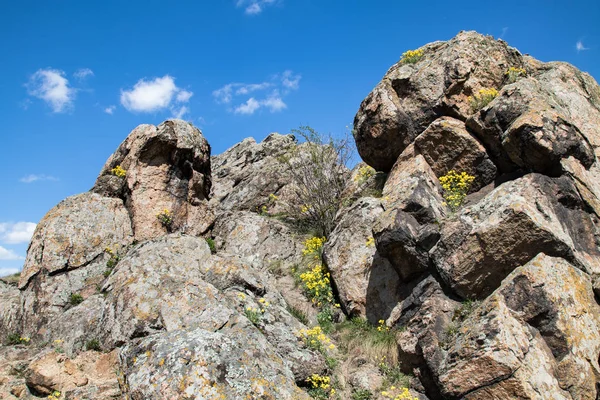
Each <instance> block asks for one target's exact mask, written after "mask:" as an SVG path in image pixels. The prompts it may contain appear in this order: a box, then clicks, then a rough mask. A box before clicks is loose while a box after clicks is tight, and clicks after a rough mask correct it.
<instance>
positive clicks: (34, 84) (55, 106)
mask: <svg viewBox="0 0 600 400" xmlns="http://www.w3.org/2000/svg"><path fill="white" fill-rule="evenodd" d="M64 75H65V73H64V72H63V71H60V70H57V69H50V68H49V69H40V70H38V71H37V72H36V73H35V74H33V75H31V77H30V78H29V82H28V83H27V85H26V87H27V90H28V92H29V95H31V96H34V97H37V98H38V99H42V100H44V101H45V102H46V103H48V105H49V106H50V108H52V111H53V112H55V113H60V112H63V111H66V110H67V109H68V108H69V107H71V106H72V104H73V100H74V99H75V92H76V91H75V89H73V88H71V87H69V81H68V79H67V78H65V77H64Z"/></svg>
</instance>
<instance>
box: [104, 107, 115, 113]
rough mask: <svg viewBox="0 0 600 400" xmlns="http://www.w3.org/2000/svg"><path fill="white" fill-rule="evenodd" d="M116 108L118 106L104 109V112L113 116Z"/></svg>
mask: <svg viewBox="0 0 600 400" xmlns="http://www.w3.org/2000/svg"><path fill="white" fill-rule="evenodd" d="M116 108H117V107H116V106H108V107H106V108H105V109H104V112H105V113H107V114H110V115H112V114H113V113H114V112H115V110H116Z"/></svg>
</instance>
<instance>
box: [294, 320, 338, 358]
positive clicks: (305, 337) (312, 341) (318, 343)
mask: <svg viewBox="0 0 600 400" xmlns="http://www.w3.org/2000/svg"><path fill="white" fill-rule="evenodd" d="M298 337H299V338H300V339H302V341H304V343H305V344H306V345H307V346H308V347H309V348H311V349H314V350H318V351H320V352H321V353H324V352H325V351H326V350H333V349H335V345H334V344H333V343H331V340H330V339H329V338H328V337H327V335H325V334H324V333H323V330H322V329H321V327H320V326H315V327H314V328H307V329H300V331H298Z"/></svg>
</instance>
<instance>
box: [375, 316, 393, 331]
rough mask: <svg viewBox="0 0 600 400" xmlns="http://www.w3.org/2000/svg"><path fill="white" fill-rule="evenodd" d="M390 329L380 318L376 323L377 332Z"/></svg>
mask: <svg viewBox="0 0 600 400" xmlns="http://www.w3.org/2000/svg"><path fill="white" fill-rule="evenodd" d="M389 330H390V327H389V326H386V325H385V321H384V320H382V319H380V320H379V323H378V324H377V331H379V332H388V331H389Z"/></svg>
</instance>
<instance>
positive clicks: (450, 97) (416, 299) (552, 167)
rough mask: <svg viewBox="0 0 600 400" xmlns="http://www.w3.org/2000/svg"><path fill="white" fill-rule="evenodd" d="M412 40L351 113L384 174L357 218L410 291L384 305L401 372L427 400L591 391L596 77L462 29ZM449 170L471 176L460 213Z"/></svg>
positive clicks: (363, 145) (597, 254)
mask: <svg viewBox="0 0 600 400" xmlns="http://www.w3.org/2000/svg"><path fill="white" fill-rule="evenodd" d="M419 50H420V51H422V57H421V59H420V60H417V61H416V62H415V63H404V62H402V61H401V62H399V63H398V64H396V65H394V66H393V67H392V68H391V69H390V70H389V71H388V73H387V74H386V75H385V77H384V78H383V80H382V81H381V82H380V83H379V84H378V85H377V86H376V88H375V89H374V90H373V92H372V93H371V94H370V95H369V96H367V98H366V99H365V100H364V101H363V103H362V104H361V106H360V109H359V111H358V113H357V116H356V119H355V139H356V144H357V147H358V150H359V153H360V154H361V157H362V158H363V160H364V161H365V162H366V163H367V164H369V165H371V166H372V167H374V168H376V169H379V170H383V171H389V175H388V179H387V181H386V183H385V185H384V188H383V200H384V201H383V202H382V205H383V208H384V211H383V212H382V213H381V215H380V216H379V217H378V218H377V220H376V221H375V222H374V223H372V224H370V225H371V227H372V231H373V237H374V238H375V245H376V250H377V252H378V253H379V254H381V255H382V256H384V257H386V258H387V259H388V260H389V262H390V264H391V265H392V266H393V267H394V268H395V269H396V271H397V272H398V274H399V276H400V278H401V284H400V287H403V288H405V291H406V290H407V291H408V294H407V293H402V294H401V295H400V299H399V302H398V304H397V306H395V308H394V310H393V311H392V312H391V314H390V316H389V317H388V318H387V324H388V325H394V324H395V325H397V326H402V327H403V328H404V329H403V330H402V332H401V334H400V335H398V337H397V341H398V345H399V348H400V358H401V359H402V365H403V368H404V370H405V371H406V372H411V371H412V372H414V373H415V375H416V376H417V377H418V378H419V380H420V382H421V383H422V385H423V389H424V390H425V392H426V393H427V394H428V396H429V397H430V398H435V399H438V398H439V399H455V398H465V399H489V398H498V399H505V398H522V399H538V398H553V399H563V398H564V399H588V398H589V399H595V398H596V397H597V396H598V393H597V390H598V389H597V385H598V384H599V383H600V381H599V378H598V377H599V376H600V375H599V374H598V373H597V368H598V365H597V362H598V358H599V356H600V349H599V348H598V346H600V341H599V340H598V338H597V337H596V336H597V323H598V322H597V321H598V319H599V318H600V312H599V311H598V310H599V308H598V303H597V295H598V293H600V291H599V288H600V284H599V283H598V278H599V276H600V275H599V271H598V266H600V246H599V244H598V243H600V241H599V239H598V238H599V237H600V236H599V230H598V229H599V222H600V221H599V220H598V215H599V213H598V211H600V208H599V206H600V202H599V201H598V199H599V197H598V194H599V193H600V192H599V191H598V186H597V183H596V182H597V179H598V177H600V174H599V173H598V165H599V164H598V161H597V154H598V142H599V139H598V134H599V132H600V131H598V129H597V126H598V122H600V119H599V117H600V113H599V112H600V95H599V94H600V88H599V87H598V85H597V84H596V82H595V81H594V80H593V79H592V78H591V77H590V76H589V75H587V74H585V73H582V72H580V71H578V70H577V69H575V68H573V67H572V66H570V65H567V64H564V63H546V64H545V63H541V62H539V61H537V60H534V59H533V58H531V57H528V56H522V55H521V54H520V53H519V52H518V51H517V50H516V49H513V48H510V47H508V46H507V45H506V43H504V42H502V41H496V40H493V38H490V37H485V36H482V35H479V34H477V33H475V32H461V33H460V34H459V35H458V36H457V37H456V38H454V39H452V40H450V41H448V42H444V43H439V42H438V43H433V44H429V45H426V46H424V47H422V48H421V49H419ZM510 68H512V70H510V71H509V69H510ZM480 89H493V90H490V92H492V93H493V92H494V91H496V92H497V95H496V97H495V98H494V97H493V96H492V97H491V98H490V99H489V100H490V101H489V102H488V104H483V103H482V104H479V105H477V106H475V105H474V104H475V103H474V102H473V100H472V98H473V96H477V94H478V91H479V90H480ZM469 97H471V98H469ZM450 170H455V171H458V172H466V173H468V174H470V175H473V176H474V177H475V180H474V183H473V185H472V186H471V188H470V192H469V195H468V196H467V198H466V199H465V202H464V205H463V206H462V207H461V208H460V209H458V210H451V209H449V208H448V207H447V206H446V205H445V203H444V198H443V196H444V191H443V189H442V187H441V186H440V184H439V178H440V177H441V176H443V175H445V174H446V173H448V172H449V171H450ZM336 283H337V282H336ZM594 290H595V291H596V296H594ZM340 292H342V290H341V291H340ZM474 300H480V301H482V303H481V304H479V303H478V302H477V301H475V302H474ZM461 303H462V304H461ZM575 376H579V378H578V379H576V378H574V377H575Z"/></svg>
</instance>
